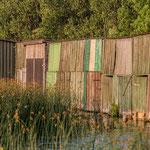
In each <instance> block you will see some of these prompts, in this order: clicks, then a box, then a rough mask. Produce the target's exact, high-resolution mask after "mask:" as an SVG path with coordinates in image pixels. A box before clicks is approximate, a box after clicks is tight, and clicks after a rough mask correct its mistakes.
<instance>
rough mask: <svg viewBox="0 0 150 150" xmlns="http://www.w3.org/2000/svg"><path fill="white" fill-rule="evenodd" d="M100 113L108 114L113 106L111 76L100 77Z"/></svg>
mask: <svg viewBox="0 0 150 150" xmlns="http://www.w3.org/2000/svg"><path fill="white" fill-rule="evenodd" d="M101 88H102V111H104V112H110V111H111V105H112V104H113V91H112V90H113V76H105V75H102V85H101Z"/></svg>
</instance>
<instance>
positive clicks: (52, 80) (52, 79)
mask: <svg viewBox="0 0 150 150" xmlns="http://www.w3.org/2000/svg"><path fill="white" fill-rule="evenodd" d="M56 79H57V73H56V72H47V75H46V82H47V86H55V84H56Z"/></svg>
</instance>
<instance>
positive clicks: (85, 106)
mask: <svg viewBox="0 0 150 150" xmlns="http://www.w3.org/2000/svg"><path fill="white" fill-rule="evenodd" d="M83 74H84V88H83V105H84V108H87V72H84V73H83Z"/></svg>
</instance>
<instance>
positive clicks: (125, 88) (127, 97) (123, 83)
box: [118, 76, 132, 114]
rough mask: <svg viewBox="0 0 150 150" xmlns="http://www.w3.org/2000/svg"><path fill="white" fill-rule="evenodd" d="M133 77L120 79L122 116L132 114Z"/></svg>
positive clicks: (119, 102) (121, 77)
mask: <svg viewBox="0 0 150 150" xmlns="http://www.w3.org/2000/svg"><path fill="white" fill-rule="evenodd" d="M131 82H132V79H131V76H120V77H118V104H119V112H120V113H121V114H123V113H124V112H125V113H128V112H131V99H132V94H131Z"/></svg>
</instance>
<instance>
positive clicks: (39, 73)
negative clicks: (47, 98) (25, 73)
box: [35, 59, 44, 86]
mask: <svg viewBox="0 0 150 150" xmlns="http://www.w3.org/2000/svg"><path fill="white" fill-rule="evenodd" d="M43 71H44V70H43V59H35V82H37V83H38V84H39V85H42V86H44V85H43V74H44V72H43Z"/></svg>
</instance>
